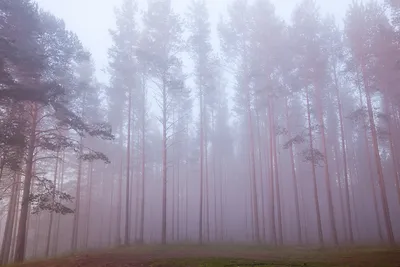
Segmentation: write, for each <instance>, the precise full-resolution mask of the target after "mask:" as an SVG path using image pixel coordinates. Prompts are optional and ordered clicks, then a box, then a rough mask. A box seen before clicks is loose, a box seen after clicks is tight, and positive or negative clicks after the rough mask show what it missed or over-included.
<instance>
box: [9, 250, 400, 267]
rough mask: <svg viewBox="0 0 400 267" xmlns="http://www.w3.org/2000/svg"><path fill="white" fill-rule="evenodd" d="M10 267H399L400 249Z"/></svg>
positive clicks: (76, 260)
mask: <svg viewBox="0 0 400 267" xmlns="http://www.w3.org/2000/svg"><path fill="white" fill-rule="evenodd" d="M11 266H13V267H22V266H25V267H70V266H71V267H72V266H76V267H78V266H80V267H107V266H108V267H117V266H120V267H128V266H143V267H146V266H151V267H175V266H176V267H196V266H204V267H205V266H207V267H220V266H221V267H222V266H269V267H276V266H281V267H285V266H309V267H328V266H330V267H400V249H387V248H346V249H344V248H341V249H325V250H318V249H307V248H285V249H272V248H268V247H262V246H236V245H210V246H197V245H169V246H150V245H149V246H137V247H125V248H118V249H114V250H107V251H98V252H93V253H87V254H84V255H74V256H68V257H63V258H58V259H52V260H44V261H35V262H27V263H24V264H20V265H11Z"/></svg>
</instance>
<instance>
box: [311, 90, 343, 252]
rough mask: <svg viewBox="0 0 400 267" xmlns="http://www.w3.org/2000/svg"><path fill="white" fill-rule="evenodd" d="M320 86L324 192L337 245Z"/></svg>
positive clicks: (318, 99) (318, 104) (336, 244)
mask: <svg viewBox="0 0 400 267" xmlns="http://www.w3.org/2000/svg"><path fill="white" fill-rule="evenodd" d="M320 90H321V88H320V86H316V95H317V96H316V98H317V100H316V102H317V108H318V113H319V124H320V125H321V145H322V151H323V153H324V156H325V164H324V171H325V175H324V176H325V185H326V194H327V197H328V214H329V222H330V226H331V234H332V238H333V244H334V245H335V246H338V245H339V241H338V236H337V229H336V221H335V211H334V208H333V200H332V189H331V181H330V175H329V161H328V150H327V149H326V136H325V135H326V134H325V122H324V111H323V109H322V103H321V102H322V97H321V92H320Z"/></svg>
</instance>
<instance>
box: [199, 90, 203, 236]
mask: <svg viewBox="0 0 400 267" xmlns="http://www.w3.org/2000/svg"><path fill="white" fill-rule="evenodd" d="M203 112H204V104H203V91H202V90H201V89H200V186H199V188H200V200H199V201H200V203H199V204H200V208H199V212H200V214H199V243H200V244H203V185H204V183H203V159H204V151H203V149H204V144H203V138H204V129H203V128H204V127H203V123H204V118H203Z"/></svg>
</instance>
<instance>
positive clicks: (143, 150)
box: [139, 85, 146, 244]
mask: <svg viewBox="0 0 400 267" xmlns="http://www.w3.org/2000/svg"><path fill="white" fill-rule="evenodd" d="M142 101H143V110H142V202H141V204H142V205H141V210H140V236H139V243H141V244H143V243H144V214H145V213H144V208H145V205H144V201H145V199H146V198H145V193H146V109H145V108H146V89H145V86H144V85H143V99H142Z"/></svg>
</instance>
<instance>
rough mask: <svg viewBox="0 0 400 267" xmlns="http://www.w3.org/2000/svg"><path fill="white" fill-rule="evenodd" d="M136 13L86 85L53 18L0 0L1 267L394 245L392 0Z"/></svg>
mask: <svg viewBox="0 0 400 267" xmlns="http://www.w3.org/2000/svg"><path fill="white" fill-rule="evenodd" d="M139 2H141V4H139ZM144 2H145V5H144V6H143V5H142V4H143V1H139V0H123V1H122V5H120V6H116V8H115V25H116V28H115V29H104V30H105V31H108V30H109V34H110V36H111V39H112V46H111V47H109V48H108V54H107V56H108V65H107V68H106V69H105V70H104V71H105V72H106V73H107V75H108V77H109V79H108V82H100V80H99V79H98V75H97V74H96V73H97V72H96V71H98V70H97V69H96V68H97V66H96V64H95V63H94V59H93V56H92V54H91V51H90V50H89V49H87V48H86V47H85V46H84V45H83V43H82V42H81V41H80V39H79V37H78V36H77V35H76V34H75V33H74V32H71V31H70V30H68V29H67V27H66V25H65V23H64V21H63V20H62V19H60V18H57V17H56V16H54V15H53V14H51V13H49V12H47V11H44V10H43V9H42V8H41V7H40V5H38V3H36V2H35V1H33V0H0V242H1V253H0V265H6V264H8V263H12V262H22V261H25V260H29V259H38V258H52V257H55V256H59V255H65V254H66V253H71V252H79V251H87V250H93V249H107V248H113V247H119V246H132V245H144V244H161V245H165V244H223V243H238V244H264V245H268V246H270V247H284V246H285V247H287V246H304V247H308V246H309V247H339V246H356V245H374V246H389V247H395V246H396V244H398V242H400V138H399V137H400V88H399V87H400V1H399V0H386V1H372V0H368V1H353V3H351V4H350V5H349V6H348V7H347V10H346V15H345V17H344V21H337V20H336V19H335V17H334V16H333V15H325V14H322V12H321V11H320V8H319V6H318V3H319V1H314V0H301V1H299V4H298V5H297V6H296V8H295V9H294V10H293V12H292V16H291V20H290V21H285V20H284V19H282V18H281V17H280V16H279V15H278V14H277V13H276V11H275V7H274V5H273V4H272V3H271V2H270V1H269V0H231V1H229V3H228V6H227V7H226V10H227V12H226V14H224V15H221V17H220V19H219V22H218V24H217V25H212V24H211V23H210V19H209V8H210V7H209V6H208V5H207V3H206V1H205V0H190V1H188V9H187V11H186V13H185V14H178V13H177V12H175V11H174V9H173V7H172V6H171V0H146V1H144ZM94 12H95V11H94ZM212 32H217V35H218V38H219V47H215V45H213V44H212V42H211V35H212ZM188 62H189V64H188ZM188 65H190V66H188ZM397 153H399V154H397ZM121 266H122V265H121Z"/></svg>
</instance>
